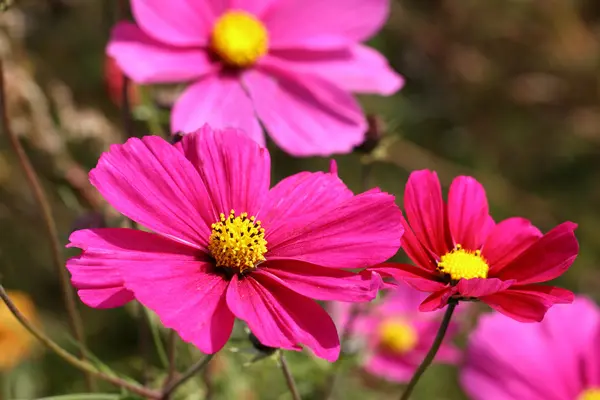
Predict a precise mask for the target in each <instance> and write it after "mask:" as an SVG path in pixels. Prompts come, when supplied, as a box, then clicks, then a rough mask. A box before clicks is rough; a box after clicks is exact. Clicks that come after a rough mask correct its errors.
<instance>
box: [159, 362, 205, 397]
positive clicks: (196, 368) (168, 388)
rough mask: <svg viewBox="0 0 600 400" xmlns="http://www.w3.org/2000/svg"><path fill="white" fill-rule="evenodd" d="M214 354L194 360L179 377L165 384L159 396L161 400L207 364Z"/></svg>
mask: <svg viewBox="0 0 600 400" xmlns="http://www.w3.org/2000/svg"><path fill="white" fill-rule="evenodd" d="M214 356H215V355H214V354H207V355H206V356H205V357H204V358H203V359H201V360H199V361H198V362H196V364H194V365H192V366H191V367H189V368H188V370H187V371H185V372H184V373H183V375H181V377H179V379H177V380H175V381H172V382H171V383H170V384H169V385H168V386H166V387H165V388H164V389H163V392H162V396H161V397H160V398H161V400H165V399H168V398H169V396H170V395H171V394H172V393H173V392H174V391H175V390H176V389H177V388H178V387H179V386H181V385H183V384H184V383H185V382H187V380H188V379H190V378H191V377H192V376H194V375H195V374H196V373H198V372H199V371H202V370H203V369H204V368H205V367H206V366H207V365H208V363H209V362H210V360H212V358H213V357H214Z"/></svg>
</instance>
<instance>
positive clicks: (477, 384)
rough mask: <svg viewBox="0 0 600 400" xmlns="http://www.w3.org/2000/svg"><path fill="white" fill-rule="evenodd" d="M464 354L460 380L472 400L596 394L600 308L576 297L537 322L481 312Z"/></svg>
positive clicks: (599, 389) (547, 399)
mask: <svg viewBox="0 0 600 400" xmlns="http://www.w3.org/2000/svg"><path fill="white" fill-rule="evenodd" d="M465 358H466V363H465V365H464V367H463V368H462V371H461V376H460V381H461V384H462V386H463V388H464V389H465V391H466V392H467V394H468V395H469V397H470V398H471V399H474V400H515V399H519V400H521V399H523V400H525V399H527V400H596V399H599V398H600V310H599V309H598V306H597V305H596V304H594V303H593V302H592V301H590V300H589V299H587V298H585V297H577V298H576V299H575V301H574V302H573V304H572V305H569V306H564V305H559V306H556V307H553V308H552V309H551V310H549V311H548V314H547V315H546V318H544V320H543V321H542V322H540V323H539V324H520V323H518V322H515V321H512V320H510V319H508V318H506V317H504V316H503V315H500V314H498V313H492V314H489V315H485V316H483V317H481V319H480V321H479V323H478V326H477V328H476V329H475V331H474V332H473V333H472V334H471V336H470V337H469V344H468V347H467V354H466V357H465Z"/></svg>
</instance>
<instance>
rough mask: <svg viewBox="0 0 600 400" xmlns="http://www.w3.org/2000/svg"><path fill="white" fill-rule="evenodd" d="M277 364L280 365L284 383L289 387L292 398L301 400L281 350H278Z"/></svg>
mask: <svg viewBox="0 0 600 400" xmlns="http://www.w3.org/2000/svg"><path fill="white" fill-rule="evenodd" d="M279 365H280V366H281V371H282V372H283V376H284V377H285V383H286V384H287V387H288V388H289V389H290V394H291V395H292V399H293V400H302V398H301V397H300V392H298V387H297V386H296V381H294V377H293V375H292V371H290V367H289V366H288V363H287V360H286V359H285V356H284V355H283V350H279Z"/></svg>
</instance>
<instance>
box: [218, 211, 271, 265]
mask: <svg viewBox="0 0 600 400" xmlns="http://www.w3.org/2000/svg"><path fill="white" fill-rule="evenodd" d="M211 228H212V233H211V234H210V239H209V243H208V250H209V251H210V254H211V255H212V256H213V258H214V259H215V260H216V262H217V267H227V268H233V269H237V270H238V271H239V272H245V271H246V270H248V269H253V268H256V265H257V264H258V263H260V262H262V261H264V260H265V257H264V255H265V253H266V252H267V241H266V240H265V230H264V228H261V226H260V221H256V218H255V217H250V218H248V214H247V213H241V214H240V215H239V216H237V217H236V216H235V211H234V210H231V211H230V212H229V216H225V214H223V213H221V215H220V221H218V222H215V223H214V224H212V225H211Z"/></svg>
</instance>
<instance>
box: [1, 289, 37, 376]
mask: <svg viewBox="0 0 600 400" xmlns="http://www.w3.org/2000/svg"><path fill="white" fill-rule="evenodd" d="M7 294H8V297H9V298H10V299H11V301H12V302H13V303H14V304H15V306H16V307H17V309H18V310H19V311H20V312H21V313H22V314H23V316H25V318H27V320H29V321H31V322H33V323H36V319H37V313H36V310H35V305H34V304H33V301H31V298H30V297H29V296H28V295H27V294H25V293H22V292H19V291H14V290H9V291H7ZM33 346H34V339H33V336H31V335H30V334H29V332H27V330H26V329H25V328H24V327H23V326H22V325H21V324H20V323H19V321H17V319H16V318H15V317H14V316H13V315H12V313H11V312H10V310H9V309H8V307H7V306H6V304H4V302H0V372H3V371H7V370H10V369H12V368H14V367H15V366H17V365H18V364H19V363H20V362H21V361H23V360H24V359H26V358H27V357H28V356H29V355H30V354H31V351H32V349H33Z"/></svg>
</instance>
